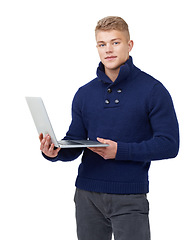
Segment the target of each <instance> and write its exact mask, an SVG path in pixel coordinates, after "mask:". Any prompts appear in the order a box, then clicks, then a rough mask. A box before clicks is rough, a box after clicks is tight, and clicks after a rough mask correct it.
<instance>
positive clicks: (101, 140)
mask: <svg viewBox="0 0 192 240" xmlns="http://www.w3.org/2000/svg"><path fill="white" fill-rule="evenodd" d="M97 141H99V142H100V143H106V139H103V138H99V137H98V138H97Z"/></svg>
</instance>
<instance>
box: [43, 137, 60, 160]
mask: <svg viewBox="0 0 192 240" xmlns="http://www.w3.org/2000/svg"><path fill="white" fill-rule="evenodd" d="M39 140H40V142H41V145H40V150H41V151H42V152H43V153H44V154H45V155H46V156H48V157H50V158H55V157H57V155H58V152H59V151H60V150H61V148H57V149H55V150H54V144H53V143H52V142H51V137H50V136H49V135H48V134H46V135H45V137H43V134H42V133H41V134H40V135H39Z"/></svg>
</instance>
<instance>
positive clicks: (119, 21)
mask: <svg viewBox="0 0 192 240" xmlns="http://www.w3.org/2000/svg"><path fill="white" fill-rule="evenodd" d="M110 30H118V31H124V32H127V33H128V39H129V40H130V33H129V27H128V24H127V23H126V22H125V20H123V18H121V17H115V16H109V17H105V18H102V19H101V20H99V21H98V22H97V26H96V28H95V35H96V34H97V32H98V31H110Z"/></svg>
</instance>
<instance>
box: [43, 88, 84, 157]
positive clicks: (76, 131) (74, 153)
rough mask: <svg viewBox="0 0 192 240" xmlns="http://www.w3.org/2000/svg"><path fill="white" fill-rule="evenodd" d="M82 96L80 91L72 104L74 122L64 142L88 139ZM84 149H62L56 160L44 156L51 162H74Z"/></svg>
mask: <svg viewBox="0 0 192 240" xmlns="http://www.w3.org/2000/svg"><path fill="white" fill-rule="evenodd" d="M81 100H82V99H81V94H80V93H79V91H78V92H77V93H76V94H75V97H74V99H73V103H72V121H71V124H70V127H69V130H68V132H67V134H66V136H65V137H64V138H63V139H64V140H72V139H73V140H74V139H87V131H86V128H85V126H84V123H83V119H82V111H81V108H82V101H81ZM82 151H83V148H61V150H60V151H59V153H58V156H57V157H55V158H50V157H47V156H46V155H45V154H43V157H44V158H46V159H47V160H49V161H52V162H55V161H58V160H60V161H72V160H75V159H76V158H78V157H79V156H80V154H81V153H82Z"/></svg>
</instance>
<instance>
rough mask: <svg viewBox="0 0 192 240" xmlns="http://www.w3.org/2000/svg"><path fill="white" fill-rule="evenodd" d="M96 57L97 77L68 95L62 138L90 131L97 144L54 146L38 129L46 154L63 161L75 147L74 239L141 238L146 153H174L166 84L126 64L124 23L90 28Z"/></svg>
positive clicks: (144, 238) (175, 134)
mask: <svg viewBox="0 0 192 240" xmlns="http://www.w3.org/2000/svg"><path fill="white" fill-rule="evenodd" d="M95 33H96V41H97V49H98V52H99V56H100V59H101V62H100V63H99V67H98V69H97V77H96V78H95V79H94V80H92V81H91V82H89V83H88V84H86V85H85V86H83V87H81V88H80V89H79V90H78V91H77V93H76V95H75V97H74V100H73V104H72V122H71V125H70V127H69V131H68V132H67V134H66V137H65V138H64V139H74V138H76V139H87V138H89V139H91V140H96V139H97V140H98V141H100V142H102V143H108V144H109V146H108V147H105V148H89V149H87V148H86V149H55V148H54V145H53V144H52V143H51V140H50V137H49V136H47V135H46V136H45V137H44V138H43V136H42V134H41V135H40V141H41V147H40V149H41V151H42V152H43V155H44V157H45V158H46V159H48V160H51V161H53V162H54V161H58V160H61V161H71V160H74V159H76V158H77V157H78V156H79V155H80V154H81V153H82V151H83V156H82V162H81V164H80V166H79V172H78V177H77V180H76V187H77V189H76V193H75V203H76V220H77V235H78V239H79V240H90V239H91V240H101V239H102V240H109V239H111V237H112V233H113V234H114V238H115V240H127V239H129V240H149V239H150V229H149V219H148V213H149V205H148V200H147V198H146V194H147V193H148V191H149V183H148V170H149V167H150V164H151V161H153V160H161V159H167V158H174V157H176V155H177V153H178V149H179V130H178V122H177V118H176V114H175V111H174V107H173V103H172V100H171V97H170V95H169V93H168V91H167V90H166V89H165V87H164V86H163V85H162V84H161V83H160V82H159V81H157V80H156V79H154V78H153V77H151V76H150V75H148V74H146V73H144V72H143V71H141V70H140V69H138V68H137V67H136V66H134V64H133V61H132V57H131V56H129V52H130V51H131V49H132V47H133V41H132V40H130V36H129V30H128V25H127V23H126V22H125V21H124V20H123V19H122V18H119V17H106V18H104V19H101V20H100V21H99V22H98V24H97V26H96V29H95Z"/></svg>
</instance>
